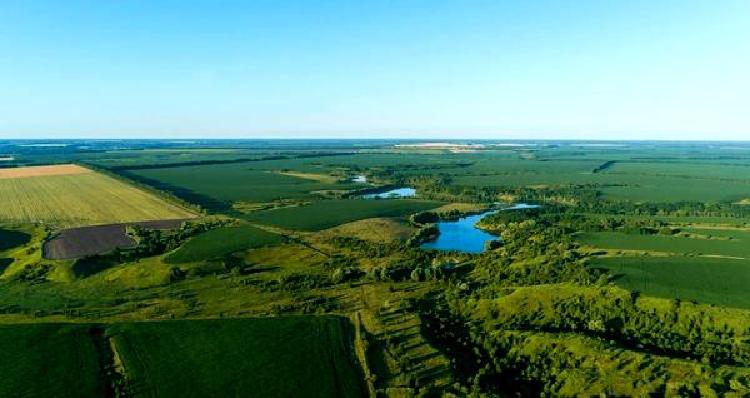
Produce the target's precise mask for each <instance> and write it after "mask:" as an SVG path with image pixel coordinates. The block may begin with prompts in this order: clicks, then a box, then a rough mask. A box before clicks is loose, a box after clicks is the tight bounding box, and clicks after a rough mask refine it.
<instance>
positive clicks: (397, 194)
mask: <svg viewBox="0 0 750 398" xmlns="http://www.w3.org/2000/svg"><path fill="white" fill-rule="evenodd" d="M416 194H417V190H416V189H414V188H410V187H404V188H394V189H390V190H388V191H384V192H376V193H369V194H367V195H362V198H364V199H398V198H410V197H412V196H416Z"/></svg>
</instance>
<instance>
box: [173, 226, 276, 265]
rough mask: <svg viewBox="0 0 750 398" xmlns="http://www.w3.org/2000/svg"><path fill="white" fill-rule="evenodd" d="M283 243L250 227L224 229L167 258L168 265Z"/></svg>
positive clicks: (201, 237) (196, 240) (210, 233)
mask: <svg viewBox="0 0 750 398" xmlns="http://www.w3.org/2000/svg"><path fill="white" fill-rule="evenodd" d="M282 242H283V238H282V237H281V235H277V234H274V233H271V232H267V231H264V230H262V229H258V228H255V227H252V226H249V225H242V226H237V227H223V228H218V229H214V230H211V231H208V232H204V233H202V234H200V235H198V236H196V237H194V238H192V239H190V240H189V241H188V242H187V243H185V244H184V245H182V246H181V247H180V248H179V249H177V250H176V251H174V252H173V253H171V254H170V255H168V256H167V257H166V258H165V261H166V262H167V263H192V262H196V261H204V260H211V259H216V258H221V257H224V256H226V255H228V254H231V253H234V252H239V251H245V250H248V249H254V248H259V247H265V246H275V245H278V244H280V243H282Z"/></svg>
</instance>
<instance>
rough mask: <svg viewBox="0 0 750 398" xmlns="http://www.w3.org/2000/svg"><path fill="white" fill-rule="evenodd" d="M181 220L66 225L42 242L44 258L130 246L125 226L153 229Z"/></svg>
mask: <svg viewBox="0 0 750 398" xmlns="http://www.w3.org/2000/svg"><path fill="white" fill-rule="evenodd" d="M183 221H185V220H182V219H181V220H158V221H145V222H138V223H128V224H109V225H95V226H91V227H80V228H70V229H66V230H63V231H62V232H60V233H59V234H58V235H57V236H55V237H54V238H52V239H50V240H49V241H47V242H46V243H45V244H44V258H47V259H50V260H64V259H72V258H81V257H85V256H91V255H94V254H104V253H107V252H110V251H112V250H114V249H116V248H121V249H122V248H126V247H131V246H132V245H133V243H134V242H133V240H132V239H130V237H128V235H127V234H126V233H125V228H126V227H127V226H129V225H140V226H143V227H147V228H154V229H170V228H175V227H177V226H179V225H180V223H182V222H183Z"/></svg>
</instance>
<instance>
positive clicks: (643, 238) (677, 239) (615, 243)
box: [579, 230, 750, 258]
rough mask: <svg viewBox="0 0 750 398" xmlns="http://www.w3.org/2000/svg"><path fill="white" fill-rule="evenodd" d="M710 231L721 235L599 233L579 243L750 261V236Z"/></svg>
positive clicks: (740, 232)
mask: <svg viewBox="0 0 750 398" xmlns="http://www.w3.org/2000/svg"><path fill="white" fill-rule="evenodd" d="M709 231H717V232H714V235H700V236H701V237H684V236H662V235H636V234H626V233H621V232H598V233H587V234H583V235H579V240H580V241H581V242H583V243H585V244H588V245H592V246H595V247H598V248H601V249H620V250H643V251H653V252H664V253H674V254H692V255H716V256H727V257H744V258H750V233H748V232H742V231H734V232H732V231H727V230H709ZM718 231H724V234H725V235H726V236H724V237H722V236H719V235H720V234H721V232H718ZM701 232H705V233H711V232H707V231H706V230H701ZM709 236H711V237H712V238H709Z"/></svg>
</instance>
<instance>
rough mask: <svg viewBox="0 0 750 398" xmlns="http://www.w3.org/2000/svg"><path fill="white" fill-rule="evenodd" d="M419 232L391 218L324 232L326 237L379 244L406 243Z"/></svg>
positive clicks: (343, 225) (341, 226) (345, 225)
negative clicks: (342, 237)
mask: <svg viewBox="0 0 750 398" xmlns="http://www.w3.org/2000/svg"><path fill="white" fill-rule="evenodd" d="M416 231H417V228H416V227H413V226H411V225H409V224H408V223H407V222H404V221H401V220H395V219H391V218H368V219H365V220H359V221H354V222H350V223H346V224H342V225H339V226H338V227H334V228H331V229H328V230H326V231H323V232H324V234H325V235H328V236H331V237H335V236H346V237H353V238H357V239H363V240H369V241H371V242H378V243H390V242H394V241H404V240H406V239H408V238H409V237H411V236H412V235H413V234H414V233H415V232H416Z"/></svg>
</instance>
